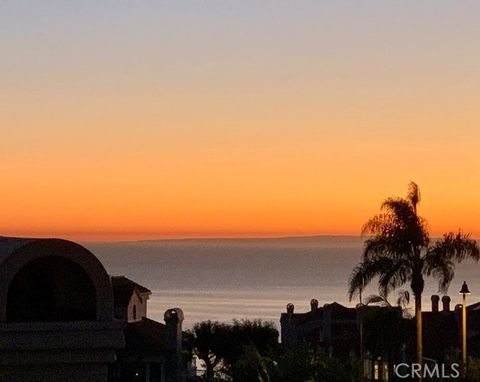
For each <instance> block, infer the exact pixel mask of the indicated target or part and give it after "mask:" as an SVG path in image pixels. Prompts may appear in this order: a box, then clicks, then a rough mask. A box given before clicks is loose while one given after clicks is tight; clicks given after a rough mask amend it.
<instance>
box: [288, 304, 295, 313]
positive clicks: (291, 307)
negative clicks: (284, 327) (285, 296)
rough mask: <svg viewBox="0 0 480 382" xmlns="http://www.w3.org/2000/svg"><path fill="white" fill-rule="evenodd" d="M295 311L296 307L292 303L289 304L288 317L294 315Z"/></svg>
mask: <svg viewBox="0 0 480 382" xmlns="http://www.w3.org/2000/svg"><path fill="white" fill-rule="evenodd" d="M294 310H295V306H294V305H293V304H292V303H290V304H287V313H288V315H292V314H293V312H294Z"/></svg>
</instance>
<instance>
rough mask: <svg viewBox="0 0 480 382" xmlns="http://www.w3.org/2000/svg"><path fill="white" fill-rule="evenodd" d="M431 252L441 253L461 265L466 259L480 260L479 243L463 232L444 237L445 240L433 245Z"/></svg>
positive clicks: (451, 233)
mask: <svg viewBox="0 0 480 382" xmlns="http://www.w3.org/2000/svg"><path fill="white" fill-rule="evenodd" d="M431 251H432V252H436V253H441V254H442V255H443V256H445V257H447V258H449V259H451V260H454V261H456V262H459V263H460V262H462V261H463V260H465V259H472V260H474V261H478V260H480V249H479V246H478V243H477V242H476V241H475V240H473V239H471V238H470V235H468V234H464V233H463V232H461V231H459V232H457V233H453V232H449V233H447V234H445V235H443V238H442V239H441V240H439V241H437V242H436V243H435V244H434V245H433V247H432V248H431Z"/></svg>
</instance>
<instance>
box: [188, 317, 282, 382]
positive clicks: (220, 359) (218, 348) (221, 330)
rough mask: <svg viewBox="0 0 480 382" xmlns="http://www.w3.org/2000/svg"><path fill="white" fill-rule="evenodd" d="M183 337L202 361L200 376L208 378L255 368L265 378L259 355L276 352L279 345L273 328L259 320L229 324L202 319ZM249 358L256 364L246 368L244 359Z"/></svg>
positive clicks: (243, 372) (275, 330)
mask: <svg viewBox="0 0 480 382" xmlns="http://www.w3.org/2000/svg"><path fill="white" fill-rule="evenodd" d="M187 338H188V339H187V341H188V343H189V346H190V347H191V349H192V350H193V353H194V354H195V355H196V356H197V357H198V358H199V359H200V360H202V361H203V363H204V365H205V369H206V371H205V376H204V377H205V379H207V380H209V381H211V380H214V377H215V376H216V375H226V376H229V377H233V374H235V372H237V373H242V375H245V374H246V373H247V374H248V373H253V372H255V370H256V371H257V372H258V373H259V374H258V376H262V375H263V377H262V380H265V381H267V380H268V379H266V377H265V375H266V374H265V370H266V366H264V365H263V364H262V362H263V358H264V357H268V356H272V355H274V354H276V352H277V351H278V348H279V343H278V331H277V329H275V326H274V325H273V323H271V322H264V321H261V320H253V321H250V320H244V321H237V320H235V321H233V324H224V323H219V322H212V321H203V322H200V323H197V324H195V325H194V327H193V330H191V331H189V332H188V333H187ZM252 359H255V360H256V363H255V364H252V367H253V369H252V368H250V369H248V370H247V369H246V368H245V360H252ZM241 363H243V367H242V364H241ZM262 365H263V366H262Z"/></svg>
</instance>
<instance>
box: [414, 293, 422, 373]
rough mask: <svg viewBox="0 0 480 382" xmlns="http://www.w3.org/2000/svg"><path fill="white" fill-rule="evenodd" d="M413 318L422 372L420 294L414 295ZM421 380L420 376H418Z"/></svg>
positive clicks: (418, 360) (418, 358)
mask: <svg viewBox="0 0 480 382" xmlns="http://www.w3.org/2000/svg"><path fill="white" fill-rule="evenodd" d="M415 319H416V323H417V363H418V364H420V365H422V371H421V372H422V373H423V337H422V333H423V331H422V295H415ZM419 380H420V381H421V380H422V377H420V378H419Z"/></svg>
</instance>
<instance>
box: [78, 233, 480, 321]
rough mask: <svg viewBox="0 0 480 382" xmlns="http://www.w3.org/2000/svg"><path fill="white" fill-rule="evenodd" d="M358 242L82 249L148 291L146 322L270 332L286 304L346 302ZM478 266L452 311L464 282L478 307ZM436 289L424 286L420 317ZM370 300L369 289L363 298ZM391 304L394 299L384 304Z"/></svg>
mask: <svg viewBox="0 0 480 382" xmlns="http://www.w3.org/2000/svg"><path fill="white" fill-rule="evenodd" d="M362 243H363V239H362V238H359V237H348V236H320V237H302V238H278V239H191V240H161V241H142V242H122V243H87V244H86V246H87V248H89V249H90V250H91V251H93V252H94V253H95V254H96V255H97V256H98V257H99V259H100V260H101V261H102V262H103V264H104V265H105V267H106V269H107V271H108V272H109V273H110V274H112V275H125V276H127V277H129V278H131V279H132V280H134V281H136V282H138V283H139V284H142V285H144V286H146V287H148V288H149V289H151V290H152V292H153V294H152V296H151V299H150V301H149V312H148V316H149V317H150V318H153V319H156V320H160V321H161V320H163V312H164V311H165V310H166V309H168V308H171V307H176V306H178V307H180V308H182V309H183V311H184V313H185V322H184V327H186V328H190V327H191V326H192V325H193V323H195V322H197V321H201V320H207V319H210V320H219V321H230V320H231V319H233V318H261V319H264V320H273V321H275V323H276V324H277V325H278V320H279V317H280V314H281V313H282V312H284V311H285V305H286V304H287V303H289V302H292V303H293V304H295V310H296V311H299V312H301V311H306V310H308V309H309V301H310V299H312V298H316V299H318V300H319V302H320V305H323V304H325V303H329V302H333V301H337V302H339V303H342V304H347V305H350V306H354V305H355V303H356V302H357V301H354V302H352V303H349V302H348V297H347V281H348V277H349V274H350V271H351V270H352V268H353V266H354V265H355V264H356V263H357V262H358V261H359V260H360V256H361V252H362ZM479 271H480V264H478V265H477V264H475V265H472V263H471V262H466V263H464V264H461V265H460V266H457V272H456V276H455V278H454V280H453V282H452V284H451V287H450V290H449V294H450V295H451V296H452V307H453V306H454V305H455V304H457V303H460V298H459V297H458V290H459V289H460V286H461V283H462V282H463V280H464V279H465V280H467V282H468V284H469V286H470V289H471V291H472V295H471V296H470V301H471V302H476V301H478V298H479V296H480V281H479V278H478V274H479ZM436 291H437V286H436V283H435V282H434V281H432V280H430V279H429V280H427V285H426V290H425V293H424V298H423V305H424V309H426V310H429V309H430V295H431V294H433V293H436ZM373 292H375V289H374V288H373V287H372V288H371V289H370V290H369V291H367V292H366V294H370V293H373ZM391 300H392V301H394V298H393V297H392V298H391Z"/></svg>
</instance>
